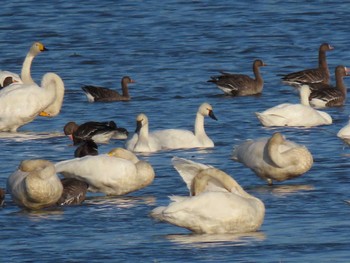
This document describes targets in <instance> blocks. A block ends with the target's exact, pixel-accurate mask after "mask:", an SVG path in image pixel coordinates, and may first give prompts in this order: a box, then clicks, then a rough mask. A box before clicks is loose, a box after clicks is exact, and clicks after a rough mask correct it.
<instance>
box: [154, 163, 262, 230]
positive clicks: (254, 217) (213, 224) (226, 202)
mask: <svg viewBox="0 0 350 263" xmlns="http://www.w3.org/2000/svg"><path fill="white" fill-rule="evenodd" d="M172 162H173V165H174V167H175V169H176V170H177V171H178V172H179V174H180V175H181V177H182V178H183V179H184V181H185V182H186V184H187V188H188V189H189V190H190V196H188V197H185V196H171V197H170V199H171V201H172V202H171V203H170V204H169V205H168V206H160V207H157V208H155V209H153V210H152V212H151V216H152V217H153V218H155V219H157V220H160V221H164V222H167V223H170V224H173V225H176V226H179V227H184V228H187V229H189V230H191V231H193V232H195V233H200V234H203V233H205V234H221V233H242V232H252V231H257V230H258V229H259V228H260V226H261V225H262V223H263V221H264V216H265V206H264V203H263V202H262V201H261V200H260V199H258V198H256V197H254V196H252V195H250V194H248V193H247V192H246V191H244V190H243V188H242V187H241V186H240V185H239V184H238V183H237V182H236V181H235V180H234V179H233V178H232V177H230V176H229V175H228V174H226V173H225V172H223V171H221V170H219V169H216V168H214V167H212V166H208V165H204V164H200V163H196V162H193V161H190V160H186V159H182V158H178V157H174V158H173V160H172Z"/></svg>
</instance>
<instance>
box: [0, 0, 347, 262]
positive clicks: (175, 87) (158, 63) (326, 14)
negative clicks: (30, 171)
mask: <svg viewBox="0 0 350 263" xmlns="http://www.w3.org/2000/svg"><path fill="white" fill-rule="evenodd" d="M304 2H305V3H303V4H296V3H295V1H261V3H256V1H228V0H227V1H203V2H202V1H165V2H164V1H132V2H131V1H95V0H90V1H84V3H83V4H81V5H80V4H77V3H76V2H75V1H51V2H50V1H47V3H41V1H32V0H29V1H4V3H2V7H1V10H0V21H1V23H0V29H1V30H0V35H1V41H0V46H1V67H0V68H1V69H3V70H11V71H14V72H18V73H19V72H20V69H21V64H22V62H23V59H24V56H25V54H26V52H27V51H28V49H29V47H30V45H31V44H32V42H34V41H42V42H43V43H44V44H45V45H46V47H47V48H48V49H49V50H50V51H49V52H47V53H42V54H40V55H39V56H38V57H37V58H36V59H35V60H34V63H33V65H32V75H33V77H34V79H35V80H36V81H37V82H38V83H39V82H40V79H41V76H42V75H43V74H44V73H45V72H48V71H53V72H56V73H57V74H59V75H60V76H61V77H62V78H63V80H64V83H65V86H66V94H65V98H64V104H63V107H62V111H61V113H60V115H59V116H57V117H55V118H53V119H47V118H37V119H36V120H35V121H33V122H32V123H30V124H28V125H26V126H24V127H22V128H21V129H20V130H19V133H18V134H15V135H9V134H0V142H1V146H0V147H1V148H0V149H1V158H0V159H1V162H0V169H1V170H0V171H1V172H0V186H1V187H5V185H6V180H7V177H8V176H9V175H10V174H11V172H13V171H14V170H15V169H16V168H17V166H18V164H19V162H20V161H21V160H23V159H33V158H44V159H48V160H51V161H54V162H55V161H60V160H64V159H68V158H72V157H73V152H74V150H75V148H74V147H72V146H71V143H70V142H69V140H68V139H67V138H66V137H64V136H63V133H62V128H63V126H64V124H65V123H67V122H68V121H76V122H78V123H82V122H85V121H89V120H94V121H107V120H114V121H116V122H117V124H118V125H119V126H122V127H125V128H127V129H128V130H129V131H130V132H131V134H132V132H133V131H134V129H135V118H136V116H137V114H139V113H141V112H144V113H146V114H147V115H148V117H149V119H150V129H151V130H156V129H162V128H170V127H176V128H180V127H182V128H186V129H192V126H193V120H194V117H195V112H196V111H197V108H198V106H199V105H200V104H201V103H202V102H204V101H207V102H209V103H211V104H212V105H213V108H214V112H215V115H216V116H217V118H218V121H214V120H211V119H206V130H207V133H208V135H209V136H210V137H211V138H212V139H213V140H214V142H215V144H216V146H215V148H214V149H206V150H196V149H191V150H176V151H168V152H159V153H154V154H150V155H144V156H140V157H141V158H144V159H145V160H147V161H149V162H150V163H151V164H152V165H153V166H154V169H155V171H156V178H155V180H154V182H153V184H152V185H150V186H149V187H147V188H145V189H143V190H140V191H138V192H135V193H131V194H129V195H127V196H122V197H113V198H112V197H104V196H103V195H92V194H89V196H88V199H87V200H86V202H85V203H84V204H83V205H82V206H76V207H65V208H59V209H53V210H50V211H43V212H26V211H22V210H21V209H20V208H18V207H17V206H15V205H14V204H13V203H12V201H11V198H10V196H9V195H7V196H6V206H5V207H4V208H1V209H0V224H1V232H0V233H1V234H0V235H1V253H0V261H1V262H137V261H139V262H315V261H319V262H348V261H349V258H350V252H349V248H350V238H349V231H350V220H349V218H350V217H349V215H350V206H349V205H348V204H347V203H346V202H344V200H349V199H350V193H349V191H348V189H349V171H350V164H349V154H350V152H349V147H348V145H346V144H345V143H343V142H342V141H341V140H340V139H338V138H337V137H336V133H337V131H338V130H339V129H340V128H341V127H343V126H344V125H345V124H346V123H347V121H348V117H349V102H347V104H346V105H345V106H344V107H342V108H337V109H328V110H327V112H329V113H330V114H331V115H332V117H333V120H334V124H332V125H331V126H324V127H317V128H312V129H295V128H275V129H272V128H269V129H267V128H263V127H262V126H261V125H260V124H259V122H258V121H257V119H256V117H255V115H254V112H256V111H261V110H264V109H266V108H268V107H272V106H274V105H276V104H280V103H283V102H297V101H298V97H297V94H296V93H295V92H294V91H293V90H292V88H290V87H288V86H283V85H282V84H281V83H280V75H281V74H285V73H289V72H292V71H296V70H300V69H303V68H310V67H315V66H316V64H317V50H318V47H319V45H320V44H321V43H323V42H329V43H330V44H332V45H333V46H334V47H335V50H334V51H332V52H329V53H328V54H327V58H328V63H329V68H330V71H331V73H332V75H333V72H334V68H335V67H336V66H337V65H340V64H344V65H347V64H348V65H347V66H350V53H349V52H348V48H349V23H348V22H347V21H349V12H348V11H349V10H348V9H349V8H348V7H349V6H348V4H347V3H346V2H342V3H335V2H333V1H304ZM255 58H261V59H263V60H264V62H265V63H267V64H268V67H264V68H263V69H262V74H263V77H264V79H265V87H264V91H263V94H262V95H261V96H259V97H241V98H231V97H227V96H223V95H222V93H221V91H220V90H219V89H217V88H216V87H215V86H214V85H213V84H211V83H207V82H206V81H207V80H208V79H209V77H210V76H211V75H215V74H216V73H217V72H218V71H219V70H225V71H230V72H240V73H246V74H249V75H251V74H252V72H251V67H252V66H251V64H252V61H253V60H254V59H255ZM124 75H129V76H131V77H132V78H133V79H135V81H136V83H135V84H133V85H132V86H130V93H131V95H132V100H131V101H130V102H117V103H107V104H105V103H94V104H92V103H88V102H87V100H86V97H85V96H84V94H83V92H82V90H81V88H80V87H81V85H83V84H96V85H103V86H107V87H114V88H117V89H119V88H120V79H121V77H122V76H124ZM333 80H334V79H332V81H333ZM345 82H346V83H347V84H350V83H349V80H347V79H346V80H345ZM0 107H1V105H0ZM274 131H281V132H282V133H283V134H284V135H285V136H286V137H287V138H288V139H290V140H292V141H295V142H298V143H302V144H305V145H306V146H307V147H308V148H309V150H310V151H311V152H312V154H313V156H314V160H315V163H314V166H313V167H312V169H311V170H310V171H309V172H307V173H306V174H305V175H303V176H301V177H299V178H297V179H295V180H292V181H287V182H283V183H278V184H276V185H274V186H272V187H270V186H267V185H266V184H265V183H264V182H263V181H261V180H260V179H259V178H257V177H256V176H255V175H254V174H253V173H252V172H251V171H250V170H249V169H247V168H245V167H243V166H242V165H241V164H238V163H234V162H233V161H232V160H230V153H231V150H232V147H233V145H235V144H237V143H239V142H241V141H242V140H245V139H248V138H257V137H262V136H268V135H271V134H272V132H274ZM123 143H124V142H123V141H118V140H114V141H112V142H111V143H110V144H108V145H102V146H100V148H99V151H100V152H106V151H108V150H110V149H111V148H113V147H117V146H123ZM173 156H179V157H184V158H190V159H192V160H195V161H198V162H203V163H206V164H211V165H214V166H215V167H217V168H220V169H222V170H224V171H226V172H227V173H229V174H230V175H232V176H233V177H234V178H235V179H236V180H237V181H238V182H239V183H240V184H241V185H242V186H243V187H244V188H245V189H247V191H248V192H250V193H251V194H253V195H255V196H257V197H259V198H260V199H261V200H263V201H264V203H265V205H266V216H265V221H264V224H263V225H262V227H261V230H260V231H259V232H256V233H248V234H240V235H194V234H192V233H190V232H189V231H188V230H186V229H181V228H178V227H175V226H172V225H168V224H164V223H158V222H155V221H154V220H152V219H151V218H150V217H149V212H150V211H151V209H153V208H154V207H156V206H158V205H166V204H168V202H169V199H168V196H169V195H174V194H177V195H187V194H188V193H187V189H186V186H185V183H184V182H183V181H182V179H181V178H180V176H179V175H178V174H177V172H176V171H175V170H174V169H173V167H172V166H171V158H172V157H173Z"/></svg>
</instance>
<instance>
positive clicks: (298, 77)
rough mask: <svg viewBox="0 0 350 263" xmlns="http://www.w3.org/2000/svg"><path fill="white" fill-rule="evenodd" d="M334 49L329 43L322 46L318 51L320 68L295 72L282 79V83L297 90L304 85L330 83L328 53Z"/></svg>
mask: <svg viewBox="0 0 350 263" xmlns="http://www.w3.org/2000/svg"><path fill="white" fill-rule="evenodd" d="M333 49H334V47H332V46H331V45H329V44H328V43H323V44H321V46H320V48H319V51H318V68H312V69H305V70H301V71H298V72H293V73H290V74H287V75H285V76H283V77H282V82H283V83H285V84H288V85H291V86H293V87H296V88H300V86H301V85H302V84H303V83H319V82H322V83H325V84H328V83H329V79H330V75H329V70H328V65H327V60H326V52H327V51H330V50H333Z"/></svg>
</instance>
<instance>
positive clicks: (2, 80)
mask: <svg viewBox="0 0 350 263" xmlns="http://www.w3.org/2000/svg"><path fill="white" fill-rule="evenodd" d="M12 83H18V84H21V83H23V82H22V80H21V78H20V77H19V75H18V74H16V73H13V72H10V71H6V70H0V89H1V88H5V87H7V86H9V85H11V84H12Z"/></svg>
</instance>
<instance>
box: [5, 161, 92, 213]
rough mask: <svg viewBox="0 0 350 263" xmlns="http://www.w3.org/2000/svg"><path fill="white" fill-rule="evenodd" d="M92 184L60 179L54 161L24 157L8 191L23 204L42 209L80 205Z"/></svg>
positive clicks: (8, 182) (10, 179)
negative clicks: (25, 158) (26, 158)
mask: <svg viewBox="0 0 350 263" xmlns="http://www.w3.org/2000/svg"><path fill="white" fill-rule="evenodd" d="M87 188H88V185H87V184H86V183H85V182H82V181H79V180H76V179H62V180H61V179H60V178H59V177H58V176H57V174H56V169H55V166H54V164H53V163H52V162H50V161H47V160H42V159H37V160H24V161H22V162H21V163H20V165H19V168H18V169H17V170H16V171H15V172H14V173H12V174H11V175H10V176H9V178H8V179H7V191H8V192H9V193H10V194H11V196H12V199H13V201H14V202H15V203H16V204H17V205H18V206H20V207H23V208H26V209H30V210H38V209H42V208H48V207H54V206H62V205H73V204H80V203H82V202H83V201H84V200H85V196H86V192H87Z"/></svg>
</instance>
